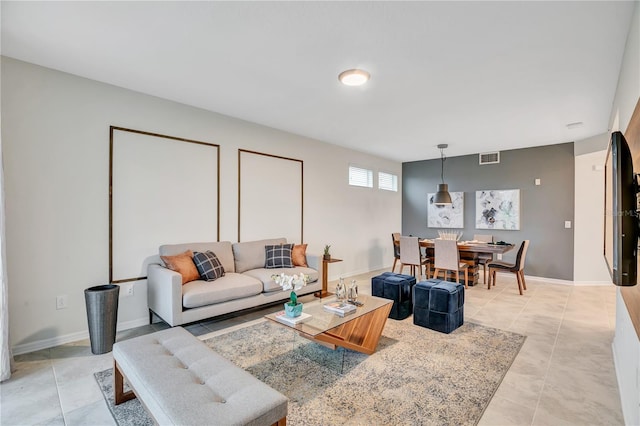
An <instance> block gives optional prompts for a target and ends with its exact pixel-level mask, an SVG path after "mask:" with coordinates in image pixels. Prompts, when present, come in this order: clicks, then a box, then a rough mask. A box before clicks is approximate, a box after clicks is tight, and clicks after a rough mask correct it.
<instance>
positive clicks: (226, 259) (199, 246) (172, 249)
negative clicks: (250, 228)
mask: <svg viewBox="0 0 640 426" xmlns="http://www.w3.org/2000/svg"><path fill="white" fill-rule="evenodd" d="M185 250H191V251H199V252H202V253H204V252H206V251H207V250H211V251H212V252H214V253H215V254H216V256H218V260H219V261H220V263H221V264H222V267H223V268H224V270H225V272H236V267H235V263H234V261H233V251H232V250H231V242H230V241H218V242H210V243H185V244H165V245H162V246H160V250H159V251H160V256H167V255H168V256H171V255H175V254H178V253H182V252H184V251H185ZM263 255H264V254H263Z"/></svg>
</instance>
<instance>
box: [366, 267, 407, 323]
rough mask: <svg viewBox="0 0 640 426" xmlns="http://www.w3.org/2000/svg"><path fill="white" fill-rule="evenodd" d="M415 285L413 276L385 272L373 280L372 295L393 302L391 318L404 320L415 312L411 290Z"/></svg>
mask: <svg viewBox="0 0 640 426" xmlns="http://www.w3.org/2000/svg"><path fill="white" fill-rule="evenodd" d="M415 284H416V278H415V277H413V276H411V275H403V274H396V273H393V272H384V273H382V274H381V275H378V276H377V277H373V278H371V295H372V296H377V297H382V298H384V299H390V300H393V306H392V307H391V311H390V312H389V318H391V319H396V320H403V319H405V318H407V317H408V316H409V315H411V313H412V312H413V302H412V292H411V289H412V288H413V286H414V285H415Z"/></svg>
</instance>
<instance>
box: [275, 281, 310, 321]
mask: <svg viewBox="0 0 640 426" xmlns="http://www.w3.org/2000/svg"><path fill="white" fill-rule="evenodd" d="M271 278H272V279H273V280H274V281H275V282H276V284H278V285H279V286H280V287H282V289H283V290H291V293H290V294H289V301H288V302H286V303H285V304H284V312H285V315H287V316H288V317H299V316H300V314H302V303H301V302H298V295H297V294H296V290H300V289H301V288H302V287H304V286H306V285H307V283H308V282H309V275H305V274H299V275H298V274H295V275H286V274H285V273H282V274H280V275H276V274H274V275H272V276H271Z"/></svg>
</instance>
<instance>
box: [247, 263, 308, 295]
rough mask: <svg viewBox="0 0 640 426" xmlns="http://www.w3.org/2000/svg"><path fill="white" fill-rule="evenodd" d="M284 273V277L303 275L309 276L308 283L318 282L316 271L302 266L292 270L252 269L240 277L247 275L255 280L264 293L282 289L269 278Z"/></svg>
mask: <svg viewBox="0 0 640 426" xmlns="http://www.w3.org/2000/svg"><path fill="white" fill-rule="evenodd" d="M282 273H285V274H286V275H294V274H305V275H309V283H307V284H310V283H312V282H314V281H318V271H316V270H315V269H311V268H305V267H302V266H296V267H293V268H278V269H267V268H258V269H252V270H250V271H246V272H245V273H243V274H242V275H248V276H250V277H253V278H256V279H258V280H260V281H261V282H262V288H263V291H264V292H265V293H267V292H271V291H280V290H282V287H280V285H278V284H276V283H275V281H273V279H272V278H271V276H272V275H280V274H282Z"/></svg>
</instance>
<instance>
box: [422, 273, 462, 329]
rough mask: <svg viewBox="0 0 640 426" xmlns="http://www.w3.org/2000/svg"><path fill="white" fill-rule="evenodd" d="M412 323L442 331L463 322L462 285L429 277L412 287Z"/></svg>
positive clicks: (454, 327) (453, 327)
mask: <svg viewBox="0 0 640 426" xmlns="http://www.w3.org/2000/svg"><path fill="white" fill-rule="evenodd" d="M413 323H414V324H415V325H419V326H422V327H427V328H430V329H432V330H436V331H440V332H442V333H451V332H452V331H453V330H455V329H456V328H458V327H460V326H461V325H462V324H464V285H462V284H458V283H452V282H448V281H442V280H438V279H431V280H427V281H422V282H419V283H418V284H416V285H415V286H414V287H413Z"/></svg>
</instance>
